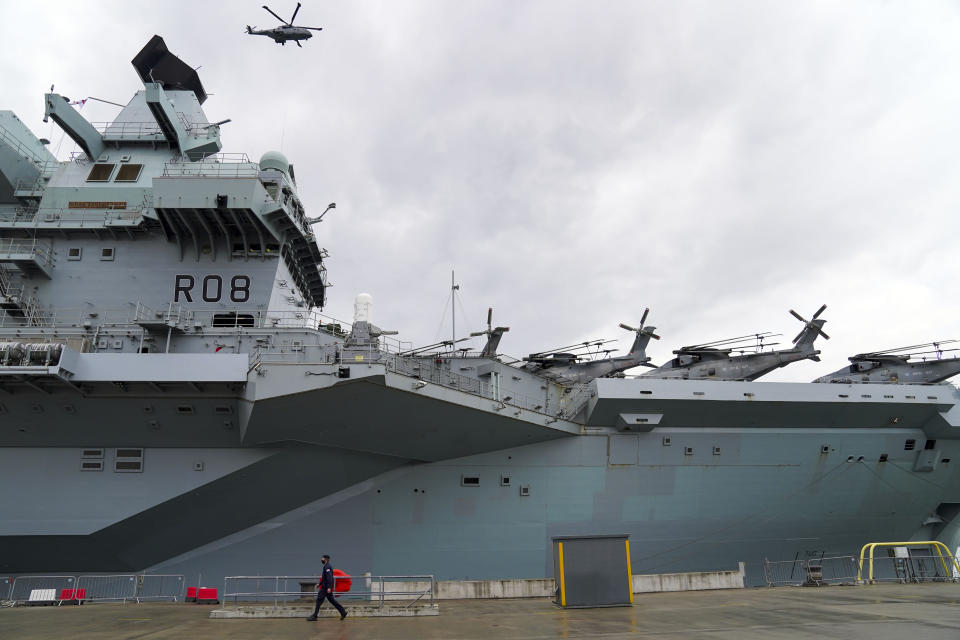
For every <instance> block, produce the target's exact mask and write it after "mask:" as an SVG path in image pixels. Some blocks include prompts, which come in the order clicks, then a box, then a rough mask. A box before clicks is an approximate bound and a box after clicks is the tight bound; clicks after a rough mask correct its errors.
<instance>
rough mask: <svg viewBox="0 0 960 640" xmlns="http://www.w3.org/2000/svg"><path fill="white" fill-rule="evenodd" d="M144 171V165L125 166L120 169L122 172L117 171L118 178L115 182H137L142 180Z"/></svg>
mask: <svg viewBox="0 0 960 640" xmlns="http://www.w3.org/2000/svg"><path fill="white" fill-rule="evenodd" d="M142 169H143V165H142V164H125V165H123V166H122V167H120V170H119V171H117V177H116V178H114V179H113V181H114V182H136V181H137V180H139V179H140V171H141V170H142Z"/></svg>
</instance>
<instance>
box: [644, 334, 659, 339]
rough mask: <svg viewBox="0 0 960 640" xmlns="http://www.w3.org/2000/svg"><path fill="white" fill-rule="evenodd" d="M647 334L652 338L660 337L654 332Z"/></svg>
mask: <svg viewBox="0 0 960 640" xmlns="http://www.w3.org/2000/svg"><path fill="white" fill-rule="evenodd" d="M647 335H648V336H650V337H651V338H653V339H654V340H659V339H660V336H658V335H657V334H655V333H648V334H647Z"/></svg>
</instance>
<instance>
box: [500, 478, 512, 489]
mask: <svg viewBox="0 0 960 640" xmlns="http://www.w3.org/2000/svg"><path fill="white" fill-rule="evenodd" d="M500 486H501V487H509V486H510V476H500Z"/></svg>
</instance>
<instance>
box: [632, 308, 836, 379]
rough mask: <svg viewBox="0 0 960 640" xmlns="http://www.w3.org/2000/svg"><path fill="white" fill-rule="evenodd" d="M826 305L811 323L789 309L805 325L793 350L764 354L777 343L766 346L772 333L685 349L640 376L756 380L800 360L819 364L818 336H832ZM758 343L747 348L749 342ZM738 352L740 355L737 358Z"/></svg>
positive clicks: (794, 342) (826, 337) (675, 352)
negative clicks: (826, 330) (825, 317)
mask: <svg viewBox="0 0 960 640" xmlns="http://www.w3.org/2000/svg"><path fill="white" fill-rule="evenodd" d="M826 308H827V305H823V306H822V307H820V308H819V309H818V310H817V312H816V313H814V314H813V317H812V318H810V320H807V319H805V318H804V317H803V316H801V315H800V314H799V313H797V312H796V311H794V310H793V309H790V313H791V314H792V315H793V316H794V317H795V318H796V319H797V320H799V321H800V322H802V323H803V324H804V327H803V330H802V331H800V333H799V334H798V335H797V337H796V338H794V339H793V344H794V347H793V348H791V349H780V350H774V351H764V350H763V349H764V348H765V347H770V346H774V345H776V344H778V343H776V342H774V343H766V344H765V343H764V341H765V340H766V339H768V338H772V337H774V335H779V334H771V333H767V332H765V333H755V334H751V335H747V336H739V337H737V338H728V339H726V340H716V341H714V342H707V343H704V344H698V345H692V346H689V347H682V348H680V349H677V350H676V351H674V352H673V353H674V354H676V357H675V358H673V359H672V360H670V361H669V362H667V363H665V364H664V365H663V366H660V367H657V368H655V369H653V370H652V371H648V372H646V373H644V374H641V377H644V378H683V379H708V380H756V379H757V378H759V377H760V376H763V375H766V374H768V373H770V372H771V371H773V370H774V369H778V368H780V367H785V366H787V365H788V364H790V363H791V362H797V361H798V360H814V361H816V362H819V361H820V358H819V357H818V354H819V353H820V351H819V350H818V349H814V348H813V343H814V341H815V340H816V339H817V337H818V336H823V337H824V339H826V340H829V339H830V336H828V335H827V334H826V333H824V332H823V325H824V323H826V320H822V319H820V314H821V313H823V311H824V310H825V309H826ZM753 341H756V342H755V344H750V345H748V344H747V343H748V342H753ZM735 353H739V354H740V355H734V354H735Z"/></svg>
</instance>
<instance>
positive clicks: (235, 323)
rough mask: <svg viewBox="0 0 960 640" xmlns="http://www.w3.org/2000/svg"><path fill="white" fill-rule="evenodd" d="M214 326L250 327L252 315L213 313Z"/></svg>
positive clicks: (252, 323) (252, 324) (252, 322)
mask: <svg viewBox="0 0 960 640" xmlns="http://www.w3.org/2000/svg"><path fill="white" fill-rule="evenodd" d="M213 326H215V327H252V326H254V320H253V316H252V315H250V314H249V313H215V314H213Z"/></svg>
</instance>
